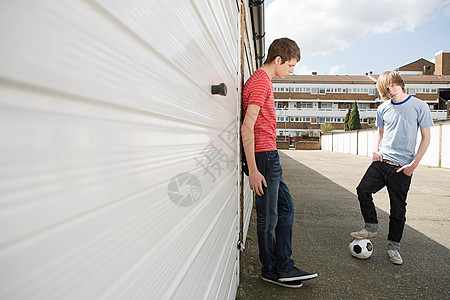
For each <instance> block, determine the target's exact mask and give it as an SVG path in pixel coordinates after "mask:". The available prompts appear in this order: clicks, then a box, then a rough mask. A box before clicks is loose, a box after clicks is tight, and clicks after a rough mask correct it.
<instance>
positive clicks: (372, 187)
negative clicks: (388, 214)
mask: <svg viewBox="0 0 450 300" xmlns="http://www.w3.org/2000/svg"><path fill="white" fill-rule="evenodd" d="M385 167H386V166H384V164H383V163H382V162H380V161H374V162H372V164H371V165H370V166H369V168H368V169H367V171H366V173H365V174H364V176H363V178H362V179H361V181H360V183H359V185H358V187H357V188H356V191H357V194H358V200H359V205H360V208H361V214H362V216H363V218H364V222H365V226H364V229H366V230H367V231H369V232H376V231H377V225H376V224H378V218H377V211H376V209H375V205H374V203H373V197H372V194H375V193H376V192H378V191H379V190H381V189H382V188H383V187H384V186H385V180H384V177H385Z"/></svg>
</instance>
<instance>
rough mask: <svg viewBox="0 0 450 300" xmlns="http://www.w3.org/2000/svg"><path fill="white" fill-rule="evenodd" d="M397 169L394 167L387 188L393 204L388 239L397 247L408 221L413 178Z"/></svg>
mask: <svg viewBox="0 0 450 300" xmlns="http://www.w3.org/2000/svg"><path fill="white" fill-rule="evenodd" d="M397 169H398V168H393V173H392V174H391V176H390V177H389V179H388V182H387V190H388V193H389V201H390V205H391V211H390V215H389V235H388V240H389V241H390V242H391V243H390V244H389V245H390V247H391V248H396V247H395V245H399V244H400V240H401V239H402V236H403V229H404V227H405V222H406V197H407V195H408V190H409V187H410V185H411V178H412V177H411V176H408V175H405V174H404V173H403V172H400V173H397V172H396V170H397ZM397 248H398V247H397ZM397 250H398V249H397Z"/></svg>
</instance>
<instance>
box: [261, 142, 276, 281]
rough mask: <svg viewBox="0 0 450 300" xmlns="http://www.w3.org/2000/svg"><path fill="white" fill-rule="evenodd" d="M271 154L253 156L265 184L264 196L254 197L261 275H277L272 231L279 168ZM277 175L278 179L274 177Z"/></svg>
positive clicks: (274, 224)
mask: <svg viewBox="0 0 450 300" xmlns="http://www.w3.org/2000/svg"><path fill="white" fill-rule="evenodd" d="M273 152H274V151H267V152H258V153H256V154H255V159H256V165H257V167H258V171H259V172H260V173H261V174H262V175H263V176H264V178H265V180H266V182H267V187H264V186H263V191H264V195H262V196H258V195H256V197H255V204H256V213H257V219H256V221H257V234H258V247H259V259H260V261H261V264H262V265H263V266H262V269H261V271H262V273H263V275H270V274H276V273H277V249H276V247H277V245H276V244H277V243H276V242H275V238H274V229H275V227H276V226H277V223H278V212H277V205H278V203H277V202H278V190H279V186H280V180H281V167H279V168H278V167H276V166H275V167H274V164H273V157H274V153H273ZM275 152H276V151H275ZM277 173H279V176H278V177H277V176H276V174H277Z"/></svg>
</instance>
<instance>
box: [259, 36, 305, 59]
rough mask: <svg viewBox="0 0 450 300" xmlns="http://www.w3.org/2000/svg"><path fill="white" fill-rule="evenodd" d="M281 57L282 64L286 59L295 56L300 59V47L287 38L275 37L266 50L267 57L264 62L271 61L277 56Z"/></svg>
mask: <svg viewBox="0 0 450 300" xmlns="http://www.w3.org/2000/svg"><path fill="white" fill-rule="evenodd" d="M277 56H279V57H281V63H282V64H284V63H285V62H286V61H290V60H291V59H293V58H296V59H297V61H300V48H299V47H298V45H297V43H296V42H294V41H293V40H291V39H288V38H280V39H276V40H274V41H273V42H272V44H270V47H269V50H268V51H267V58H266V61H265V62H264V64H267V63H269V64H270V63H271V62H273V61H274V60H275V58H277Z"/></svg>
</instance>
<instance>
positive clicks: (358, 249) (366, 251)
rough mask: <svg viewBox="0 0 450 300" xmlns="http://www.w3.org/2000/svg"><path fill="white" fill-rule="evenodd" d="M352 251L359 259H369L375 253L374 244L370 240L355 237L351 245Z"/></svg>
mask: <svg viewBox="0 0 450 300" xmlns="http://www.w3.org/2000/svg"><path fill="white" fill-rule="evenodd" d="M348 246H349V248H350V253H351V254H352V255H353V256H354V257H356V258H359V259H367V258H369V257H370V256H371V255H372V253H373V245H372V242H371V241H370V240H367V239H366V240H357V239H354V240H353V241H352V242H351V243H350V245H348Z"/></svg>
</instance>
